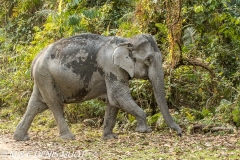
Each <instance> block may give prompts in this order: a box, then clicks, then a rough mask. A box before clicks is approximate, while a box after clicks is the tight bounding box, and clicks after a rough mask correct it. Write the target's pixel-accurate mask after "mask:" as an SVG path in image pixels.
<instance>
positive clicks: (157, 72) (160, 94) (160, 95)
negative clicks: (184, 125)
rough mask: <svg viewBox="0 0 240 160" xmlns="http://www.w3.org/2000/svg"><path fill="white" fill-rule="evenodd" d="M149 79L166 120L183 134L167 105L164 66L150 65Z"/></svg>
mask: <svg viewBox="0 0 240 160" xmlns="http://www.w3.org/2000/svg"><path fill="white" fill-rule="evenodd" d="M148 76H149V79H150V81H151V82H152V85H153V91H154V96H155V99H156V101H157V104H158V106H159V108H160V111H161V113H162V115H163V118H164V120H165V121H166V123H167V124H168V126H169V127H170V128H172V129H174V130H176V131H177V133H178V135H179V136H181V135H182V130H181V128H180V127H179V125H178V124H177V123H175V122H174V120H173V118H172V116H171V115H170V113H169V109H168V106H167V101H166V97H165V96H166V95H165V90H164V74H163V70H162V67H160V66H158V65H156V64H155V65H154V64H152V66H149V73H148Z"/></svg>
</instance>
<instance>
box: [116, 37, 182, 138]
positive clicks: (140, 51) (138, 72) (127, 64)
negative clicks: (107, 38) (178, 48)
mask: <svg viewBox="0 0 240 160" xmlns="http://www.w3.org/2000/svg"><path fill="white" fill-rule="evenodd" d="M129 42H130V43H121V44H119V45H118V46H117V47H116V49H115V51H114V53H113V60H114V63H115V64H117V65H119V66H120V67H121V68H123V69H124V70H126V71H127V72H128V73H129V75H130V76H131V77H132V78H137V79H149V80H150V81H151V83H152V85H153V90H154V95H155V98H156V101H157V103H158V106H159V108H160V111H161V113H162V115H163V117H164V119H165V121H166V122H167V124H168V126H169V127H170V128H172V129H174V130H176V131H177V132H178V134H179V135H181V134H182V130H181V128H180V127H179V125H178V124H176V123H175V122H174V120H173V118H172V117H171V115H170V113H169V110H168V106H167V102H166V98H165V91H164V73H163V68H162V55H161V52H160V50H159V48H158V46H157V44H156V42H155V40H154V39H153V37H152V36H151V35H145V34H142V35H138V36H135V37H133V38H130V39H129Z"/></svg>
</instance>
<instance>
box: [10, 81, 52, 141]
mask: <svg viewBox="0 0 240 160" xmlns="http://www.w3.org/2000/svg"><path fill="white" fill-rule="evenodd" d="M40 97H41V94H40V92H39V90H38V88H37V86H36V85H34V87H33V92H32V95H31V98H30V100H29V102H28V106H27V111H26V112H25V114H24V116H23V118H22V120H21V121H20V122H19V124H18V125H17V128H16V131H15V133H14V135H13V138H14V139H15V140H18V141H26V140H29V137H28V134H27V132H28V129H29V128H30V125H31V123H32V121H33V119H34V117H35V116H36V115H37V114H38V113H41V112H43V111H45V110H46V109H48V106H47V105H46V104H45V103H44V102H42V101H41V100H40V99H39V98H40Z"/></svg>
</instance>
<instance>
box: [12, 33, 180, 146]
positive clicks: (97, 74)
mask: <svg viewBox="0 0 240 160" xmlns="http://www.w3.org/2000/svg"><path fill="white" fill-rule="evenodd" d="M31 76H32V78H33V81H34V87H33V92H32V95H31V98H30V100H29V103H28V106H27V111H26V113H25V114H24V116H23V118H22V120H21V121H20V123H19V124H18V125H17V128H16V131H15V133H14V139H15V140H23V141H24V140H28V139H29V137H28V134H27V132H28V129H29V127H30V125H31V123H32V121H33V119H34V117H35V116H36V115H37V114H38V113H41V112H43V111H44V110H46V109H50V110H51V111H52V113H53V115H54V118H55V121H56V123H57V127H58V130H59V136H60V137H61V138H63V139H74V137H75V136H74V135H73V134H72V133H71V132H70V130H69V129H68V126H67V123H66V121H65V118H64V111H63V106H64V104H68V103H77V102H83V101H86V100H90V99H93V98H98V97H105V98H106V101H107V107H106V111H105V117H104V129H103V130H104V131H103V138H104V139H111V138H116V137H117V136H116V135H115V134H114V133H113V127H114V125H115V122H116V116H117V113H118V110H119V109H122V110H124V111H126V112H128V113H129V114H131V115H133V116H135V117H136V120H137V127H136V131H137V132H151V128H150V127H149V126H148V125H147V123H146V114H145V112H144V111H143V109H141V108H140V107H139V106H138V105H137V104H136V103H135V101H134V100H133V98H132V96H131V93H130V90H129V82H128V81H129V80H130V79H133V78H137V79H149V80H150V81H151V83H152V85H153V91H154V95H155V98H156V101H157V103H158V105H159V107H160V111H161V113H162V115H163V117H164V119H165V121H166V122H167V124H168V126H169V127H170V128H172V129H174V130H176V131H177V133H178V134H179V135H181V134H182V131H181V128H180V127H179V125H178V124H176V123H175V122H174V120H173V118H172V117H171V115H170V113H169V110H168V106H167V102H166V99H165V91H164V73H163V69H162V55H161V53H160V51H159V49H158V47H157V44H156V42H155V40H154V39H153V37H152V36H151V35H146V34H141V35H138V36H135V37H132V38H123V37H117V36H115V37H105V36H101V35H96V34H80V35H76V36H72V37H70V38H63V39H61V40H59V41H57V42H55V43H53V44H50V45H49V46H47V47H46V48H45V49H43V50H42V51H41V52H40V53H39V54H38V55H37V56H36V58H35V59H34V60H33V62H32V67H31Z"/></svg>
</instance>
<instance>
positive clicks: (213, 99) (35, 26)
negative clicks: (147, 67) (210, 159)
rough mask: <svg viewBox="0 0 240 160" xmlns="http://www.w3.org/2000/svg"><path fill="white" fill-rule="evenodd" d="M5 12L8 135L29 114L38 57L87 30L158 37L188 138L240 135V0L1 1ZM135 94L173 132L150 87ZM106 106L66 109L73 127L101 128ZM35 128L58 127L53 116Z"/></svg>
mask: <svg viewBox="0 0 240 160" xmlns="http://www.w3.org/2000/svg"><path fill="white" fill-rule="evenodd" d="M0 8H1V10H0V21H1V23H0V68H1V70H0V118H1V119H2V120H1V121H2V122H4V124H5V126H2V125H1V127H0V128H2V129H6V128H8V129H10V130H12V131H13V130H14V127H15V126H16V124H17V123H18V122H19V120H20V117H22V115H23V114H24V112H25V110H26V106H27V102H28V100H29V98H30V95H31V91H32V86H33V82H32V80H31V77H30V65H31V61H32V60H33V58H34V57H35V56H36V54H37V53H38V52H39V51H40V50H41V49H43V48H44V47H45V46H47V45H48V44H50V43H53V42H54V41H56V40H59V39H61V38H63V37H69V36H72V35H76V34H79V33H86V32H91V33H96V34H102V35H105V36H123V37H131V36H134V35H137V34H141V33H148V34H151V35H154V36H155V39H156V41H157V43H158V45H159V48H160V50H161V52H162V54H163V57H164V59H163V61H164V69H165V86H166V87H165V90H166V96H167V101H168V105H169V108H170V110H171V114H172V115H173V117H174V119H175V120H176V121H177V122H178V123H179V124H180V125H181V127H182V128H183V129H184V132H187V133H190V134H191V133H193V132H197V131H196V130H198V131H200V132H213V131H216V127H218V129H219V130H220V131H226V130H227V131H230V132H233V131H234V130H235V129H237V127H239V126H240V87H239V82H240V0H173V1H171V0H162V1H161V0H114V1H111V0H58V1H56V0H13V1H10V0H0ZM131 91H132V95H133V97H134V99H135V100H136V102H137V103H138V104H139V105H140V106H141V107H142V108H143V109H144V110H145V111H146V113H147V115H148V118H147V121H148V124H149V125H152V126H153V127H154V128H155V129H156V130H158V129H160V130H164V129H166V128H167V127H166V125H165V123H164V122H163V119H162V117H161V114H160V113H159V112H158V108H157V106H156V105H157V104H156V102H155V100H154V97H153V93H152V89H151V84H150V83H149V81H147V80H133V81H132V82H131ZM104 108H105V107H104V102H102V101H101V100H96V99H95V100H91V101H87V102H84V103H82V104H69V105H66V108H65V115H66V117H67V119H68V122H69V123H71V124H73V123H80V122H84V123H87V122H89V123H91V124H92V125H94V126H100V125H101V124H102V119H103V115H104ZM118 120H119V121H118V124H117V126H118V127H119V129H121V128H124V129H129V128H131V127H133V126H134V125H135V124H136V121H135V118H134V117H132V116H131V115H128V114H126V113H123V112H121V113H120V114H119V115H118ZM7 122H8V123H7ZM10 123H11V124H13V125H9V124H10ZM35 123H37V124H38V125H43V126H44V125H45V126H48V127H54V126H55V122H54V120H53V118H51V119H49V117H41V118H38V119H37V120H36V122H35ZM2 124H3V123H2ZM229 128H230V130H229ZM214 129H215V130H214Z"/></svg>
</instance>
